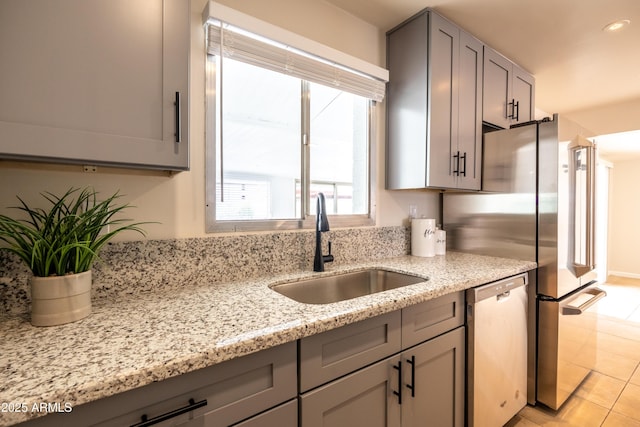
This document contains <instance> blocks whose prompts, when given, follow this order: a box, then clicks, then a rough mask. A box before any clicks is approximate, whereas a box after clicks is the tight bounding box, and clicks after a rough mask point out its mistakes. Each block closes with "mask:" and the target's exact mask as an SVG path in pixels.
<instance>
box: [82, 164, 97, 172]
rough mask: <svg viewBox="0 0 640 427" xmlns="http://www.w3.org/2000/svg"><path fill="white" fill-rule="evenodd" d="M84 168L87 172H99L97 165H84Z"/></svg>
mask: <svg viewBox="0 0 640 427" xmlns="http://www.w3.org/2000/svg"><path fill="white" fill-rule="evenodd" d="M82 170H83V171H85V172H92V173H93V172H98V167H97V166H95V165H84V166H82Z"/></svg>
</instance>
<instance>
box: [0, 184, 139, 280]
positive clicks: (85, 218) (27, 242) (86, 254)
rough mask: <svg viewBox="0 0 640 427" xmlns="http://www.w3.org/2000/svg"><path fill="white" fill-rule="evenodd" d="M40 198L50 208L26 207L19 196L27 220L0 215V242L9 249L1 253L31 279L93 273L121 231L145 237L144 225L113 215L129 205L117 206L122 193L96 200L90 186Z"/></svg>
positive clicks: (21, 208)
mask: <svg viewBox="0 0 640 427" xmlns="http://www.w3.org/2000/svg"><path fill="white" fill-rule="evenodd" d="M41 195H42V196H43V197H44V198H45V199H46V200H47V201H48V203H49V204H50V205H49V208H48V209H41V208H30V207H29V206H28V205H27V204H26V203H25V202H24V201H23V200H22V199H21V198H20V197H18V200H20V203H21V204H22V205H21V206H15V207H13V208H12V209H18V210H21V211H23V212H24V213H26V216H27V218H26V219H13V218H10V217H8V216H6V215H0V240H3V241H4V242H6V243H7V244H8V246H3V247H1V248H0V249H4V250H7V251H9V252H13V253H15V254H16V255H18V256H19V257H20V258H21V259H22V260H23V261H24V262H25V263H26V264H27V265H28V266H29V268H30V269H31V271H32V272H33V274H34V276H40V277H47V276H52V275H57V276H61V275H65V274H72V273H82V272H84V271H88V270H90V269H91V267H92V265H93V263H94V261H95V260H96V258H97V257H98V252H99V251H100V249H101V248H102V247H103V246H104V245H105V244H106V243H107V242H108V241H109V240H111V238H113V237H114V236H115V235H116V234H118V233H121V232H123V231H125V230H132V231H136V232H138V233H140V234H142V235H146V233H145V231H144V230H143V229H141V228H140V225H142V224H145V223H142V222H137V223H132V224H125V225H122V224H123V223H125V222H128V221H130V220H127V219H117V218H114V215H116V214H117V213H119V212H121V211H123V210H124V209H126V208H128V207H130V205H128V204H118V203H117V200H118V199H119V198H120V197H121V195H120V194H119V193H118V192H116V193H115V194H114V195H112V196H111V197H109V198H107V199H105V200H102V201H98V193H97V192H96V191H95V190H93V189H90V188H85V189H83V190H80V189H78V188H75V189H74V188H72V189H70V190H68V191H67V192H66V193H65V194H64V195H63V196H61V197H58V196H56V195H55V194H52V193H49V192H45V193H41Z"/></svg>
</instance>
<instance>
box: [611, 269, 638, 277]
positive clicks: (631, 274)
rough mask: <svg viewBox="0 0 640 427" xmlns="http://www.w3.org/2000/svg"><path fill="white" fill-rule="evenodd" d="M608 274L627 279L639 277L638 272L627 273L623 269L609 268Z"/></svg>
mask: <svg viewBox="0 0 640 427" xmlns="http://www.w3.org/2000/svg"><path fill="white" fill-rule="evenodd" d="M608 275H609V276H618V277H627V278H629V279H640V274H639V273H627V272H625V271H613V270H609V274H608Z"/></svg>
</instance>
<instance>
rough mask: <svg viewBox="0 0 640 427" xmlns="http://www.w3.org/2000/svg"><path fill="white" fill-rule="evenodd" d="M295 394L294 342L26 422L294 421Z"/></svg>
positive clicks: (199, 424) (110, 425)
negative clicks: (70, 410) (68, 411)
mask: <svg viewBox="0 0 640 427" xmlns="http://www.w3.org/2000/svg"><path fill="white" fill-rule="evenodd" d="M296 396H297V351H296V343H295V342H291V343H288V344H283V345H280V346H278V347H273V348H270V349H268V350H264V351H261V352H258V353H253V354H250V355H248V356H244V357H240V358H238V359H233V360H230V361H227V362H223V363H221V364H218V365H214V366H211V367H208V368H204V369H200V370H197V371H193V372H190V373H187V374H184V375H180V376H177V377H173V378H169V379H167V380H163V381H160V382H157V383H153V384H149V385H147V386H144V387H140V388H137V389H133V390H130V391H127V392H124V393H121V394H118V395H115V396H112V397H108V398H105V399H101V400H98V401H95V402H92V403H88V404H85V405H80V406H77V407H74V408H73V411H72V412H70V413H68V414H51V415H47V416H45V417H42V418H37V419H35V420H33V421H31V422H28V423H26V424H25V427H26V426H29V427H36V426H60V425H64V426H65V427H74V426H82V427H85V426H89V425H90V426H99V427H116V426H118V427H120V426H135V425H140V426H142V425H146V424H145V420H146V422H149V423H152V424H153V425H158V426H189V427H205V426H206V427H222V426H230V425H234V424H237V423H240V425H244V426H258V425H278V426H291V427H295V426H297V424H298V423H297V399H296ZM278 405H281V406H278ZM158 420H163V421H160V422H159V423H155V422H154V421H158ZM271 420H286V422H279V423H277V424H270V421H271ZM267 421H269V422H267ZM243 423H244V424H243ZM149 425H151V424H149Z"/></svg>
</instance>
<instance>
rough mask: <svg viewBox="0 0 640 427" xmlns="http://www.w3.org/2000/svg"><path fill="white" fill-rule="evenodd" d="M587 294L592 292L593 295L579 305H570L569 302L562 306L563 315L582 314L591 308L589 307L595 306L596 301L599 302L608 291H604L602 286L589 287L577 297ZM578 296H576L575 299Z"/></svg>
mask: <svg viewBox="0 0 640 427" xmlns="http://www.w3.org/2000/svg"><path fill="white" fill-rule="evenodd" d="M585 294H591V295H592V296H591V298H589V299H588V300H587V301H585V302H583V303H582V304H580V305H579V306H577V307H575V306H572V305H569V304H567V305H564V306H563V307H562V315H563V316H577V315H580V314H582V313H584V312H585V311H587V310H588V309H589V307H591V306H593V305H594V304H595V303H597V302H598V301H600V300H601V299H602V298H604V297H606V296H607V292H606V291H603V290H602V289H600V288H589V289H587V290H585V291H584V292H581V293H579V294H578V295H577V296H576V298H578V297H579V296H580V295H585ZM576 298H574V300H575V299H576Z"/></svg>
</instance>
